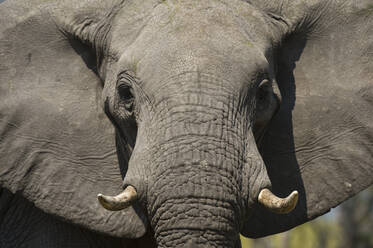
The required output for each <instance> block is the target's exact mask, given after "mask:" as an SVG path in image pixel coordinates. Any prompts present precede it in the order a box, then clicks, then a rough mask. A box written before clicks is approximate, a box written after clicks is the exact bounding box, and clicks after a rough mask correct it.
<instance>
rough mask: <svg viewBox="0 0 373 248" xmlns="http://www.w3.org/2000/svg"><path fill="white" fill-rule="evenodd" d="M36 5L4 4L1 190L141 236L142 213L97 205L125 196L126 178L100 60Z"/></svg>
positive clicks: (111, 231) (107, 229)
mask: <svg viewBox="0 0 373 248" xmlns="http://www.w3.org/2000/svg"><path fill="white" fill-rule="evenodd" d="M34 2H36V1H34ZM39 2H43V1H39ZM29 5H31V4H29V3H26V2H24V1H13V2H12V1H9V2H8V1H6V2H4V3H1V4H0V23H1V27H0V58H1V60H0V187H4V188H7V189H9V190H10V191H11V192H13V193H15V192H18V193H21V194H22V195H23V196H24V197H25V198H27V199H28V200H30V201H31V202H32V203H34V204H35V206H36V207H38V208H40V209H42V210H43V211H45V212H47V213H49V214H53V215H57V216H59V217H61V218H63V219H64V220H66V221H68V222H72V223H75V224H78V225H81V226H84V227H86V228H89V229H91V230H94V231H98V232H101V233H105V234H108V235H112V236H120V237H128V238H135V237H140V236H142V235H143V234H144V233H145V231H146V225H147V224H146V218H145V216H144V215H143V214H141V211H140V210H139V207H138V206H134V207H131V208H129V209H127V210H125V211H120V212H109V211H107V210H105V209H104V208H102V207H101V206H100V205H99V203H98V201H97V194H98V193H104V194H105V193H107V194H110V193H113V192H120V191H121V185H122V176H121V173H120V169H119V167H118V159H117V154H116V146H115V134H114V133H115V132H114V128H113V127H112V125H111V124H110V121H109V120H108V119H107V117H106V116H105V114H104V112H103V110H102V105H103V104H102V103H101V92H102V89H103V87H102V82H101V81H100V80H99V78H98V76H97V74H96V68H95V64H96V58H95V55H94V54H93V53H91V51H90V49H89V48H88V47H86V46H84V45H83V44H82V43H80V42H79V41H78V40H75V39H73V38H69V37H66V36H65V35H64V34H63V33H61V32H60V31H59V29H58V28H57V26H56V24H55V22H54V21H53V20H52V18H51V17H50V16H48V15H47V14H45V13H43V14H42V12H43V11H42V10H38V9H33V10H30V9H29V8H28V7H27V6H29ZM25 6H26V7H25Z"/></svg>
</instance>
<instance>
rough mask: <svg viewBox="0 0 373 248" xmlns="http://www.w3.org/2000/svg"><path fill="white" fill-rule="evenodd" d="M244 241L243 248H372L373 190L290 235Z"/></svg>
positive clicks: (285, 233) (286, 233) (371, 188)
mask: <svg viewBox="0 0 373 248" xmlns="http://www.w3.org/2000/svg"><path fill="white" fill-rule="evenodd" d="M241 241H242V248H299V247H302V248H373V186H371V187H369V188H368V189H366V190H364V191H362V192H360V193H359V194H358V195H356V196H355V197H353V198H351V199H349V200H348V201H346V202H344V203H343V204H341V205H339V206H338V207H336V208H334V209H332V210H331V211H330V212H329V213H327V214H326V215H323V216H321V217H319V218H317V219H316V220H314V221H311V222H308V223H305V224H303V225H301V226H298V227H296V228H294V229H292V230H290V231H288V232H284V233H280V234H277V235H272V236H269V237H266V238H262V239H255V240H254V239H246V238H244V237H241Z"/></svg>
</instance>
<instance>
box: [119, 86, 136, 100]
mask: <svg viewBox="0 0 373 248" xmlns="http://www.w3.org/2000/svg"><path fill="white" fill-rule="evenodd" d="M131 91H132V90H131V87H130V86H129V85H126V84H121V85H119V86H118V94H119V96H120V97H121V99H123V100H129V99H132V98H133V94H132V92H131Z"/></svg>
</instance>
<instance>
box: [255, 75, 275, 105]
mask: <svg viewBox="0 0 373 248" xmlns="http://www.w3.org/2000/svg"><path fill="white" fill-rule="evenodd" d="M271 92H272V86H271V83H270V81H269V80H267V79H265V80H263V81H262V82H261V83H260V84H259V87H258V91H257V101H258V104H259V105H260V104H264V103H265V100H266V99H267V98H268V96H269V95H270V94H271Z"/></svg>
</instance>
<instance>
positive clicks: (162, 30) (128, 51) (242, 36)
mask: <svg viewBox="0 0 373 248" xmlns="http://www.w3.org/2000/svg"><path fill="white" fill-rule="evenodd" d="M224 6H225V5H221V3H217V2H216V1H214V2H210V1H207V3H204V4H202V3H195V4H191V3H189V1H181V3H180V4H171V3H169V4H162V5H160V6H157V7H156V8H155V9H154V10H153V12H152V13H151V17H150V18H149V20H148V21H147V22H146V23H145V24H144V25H143V26H142V28H141V31H140V32H139V33H138V34H137V36H136V37H134V38H133V39H132V42H131V44H130V45H128V46H126V47H124V45H123V44H128V43H127V41H126V37H125V36H123V35H122V32H123V31H122V28H121V27H119V26H118V25H117V26H116V28H115V29H114V31H113V39H112V40H113V47H116V48H117V49H116V50H117V51H119V53H121V55H120V56H121V59H120V60H121V65H120V68H126V69H133V70H134V71H136V74H137V76H138V77H140V78H141V81H143V82H151V83H154V82H158V81H163V80H165V79H166V78H168V77H171V76H174V75H175V74H178V73H183V72H185V71H202V72H206V73H211V74H215V75H217V76H219V77H224V78H225V79H227V80H230V81H236V82H243V81H245V80H247V78H245V76H247V75H249V74H250V73H251V72H255V71H257V70H258V68H263V67H266V66H267V61H266V59H265V57H264V50H265V49H264V45H263V43H264V41H263V40H265V37H264V36H261V35H257V31H256V30H255V28H256V27H257V26H261V27H263V20H262V18H261V16H260V15H259V14H258V13H256V12H255V11H254V10H252V9H251V8H249V7H248V6H249V5H247V6H245V7H246V9H248V10H247V12H250V13H251V15H250V16H251V18H249V19H251V21H249V19H243V18H241V17H238V16H237V15H236V14H234V12H233V11H232V10H231V9H230V8H227V7H226V6H225V7H224ZM249 10H250V11H249ZM253 13H256V14H253ZM244 20H245V21H244ZM128 67H129V68H128Z"/></svg>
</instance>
